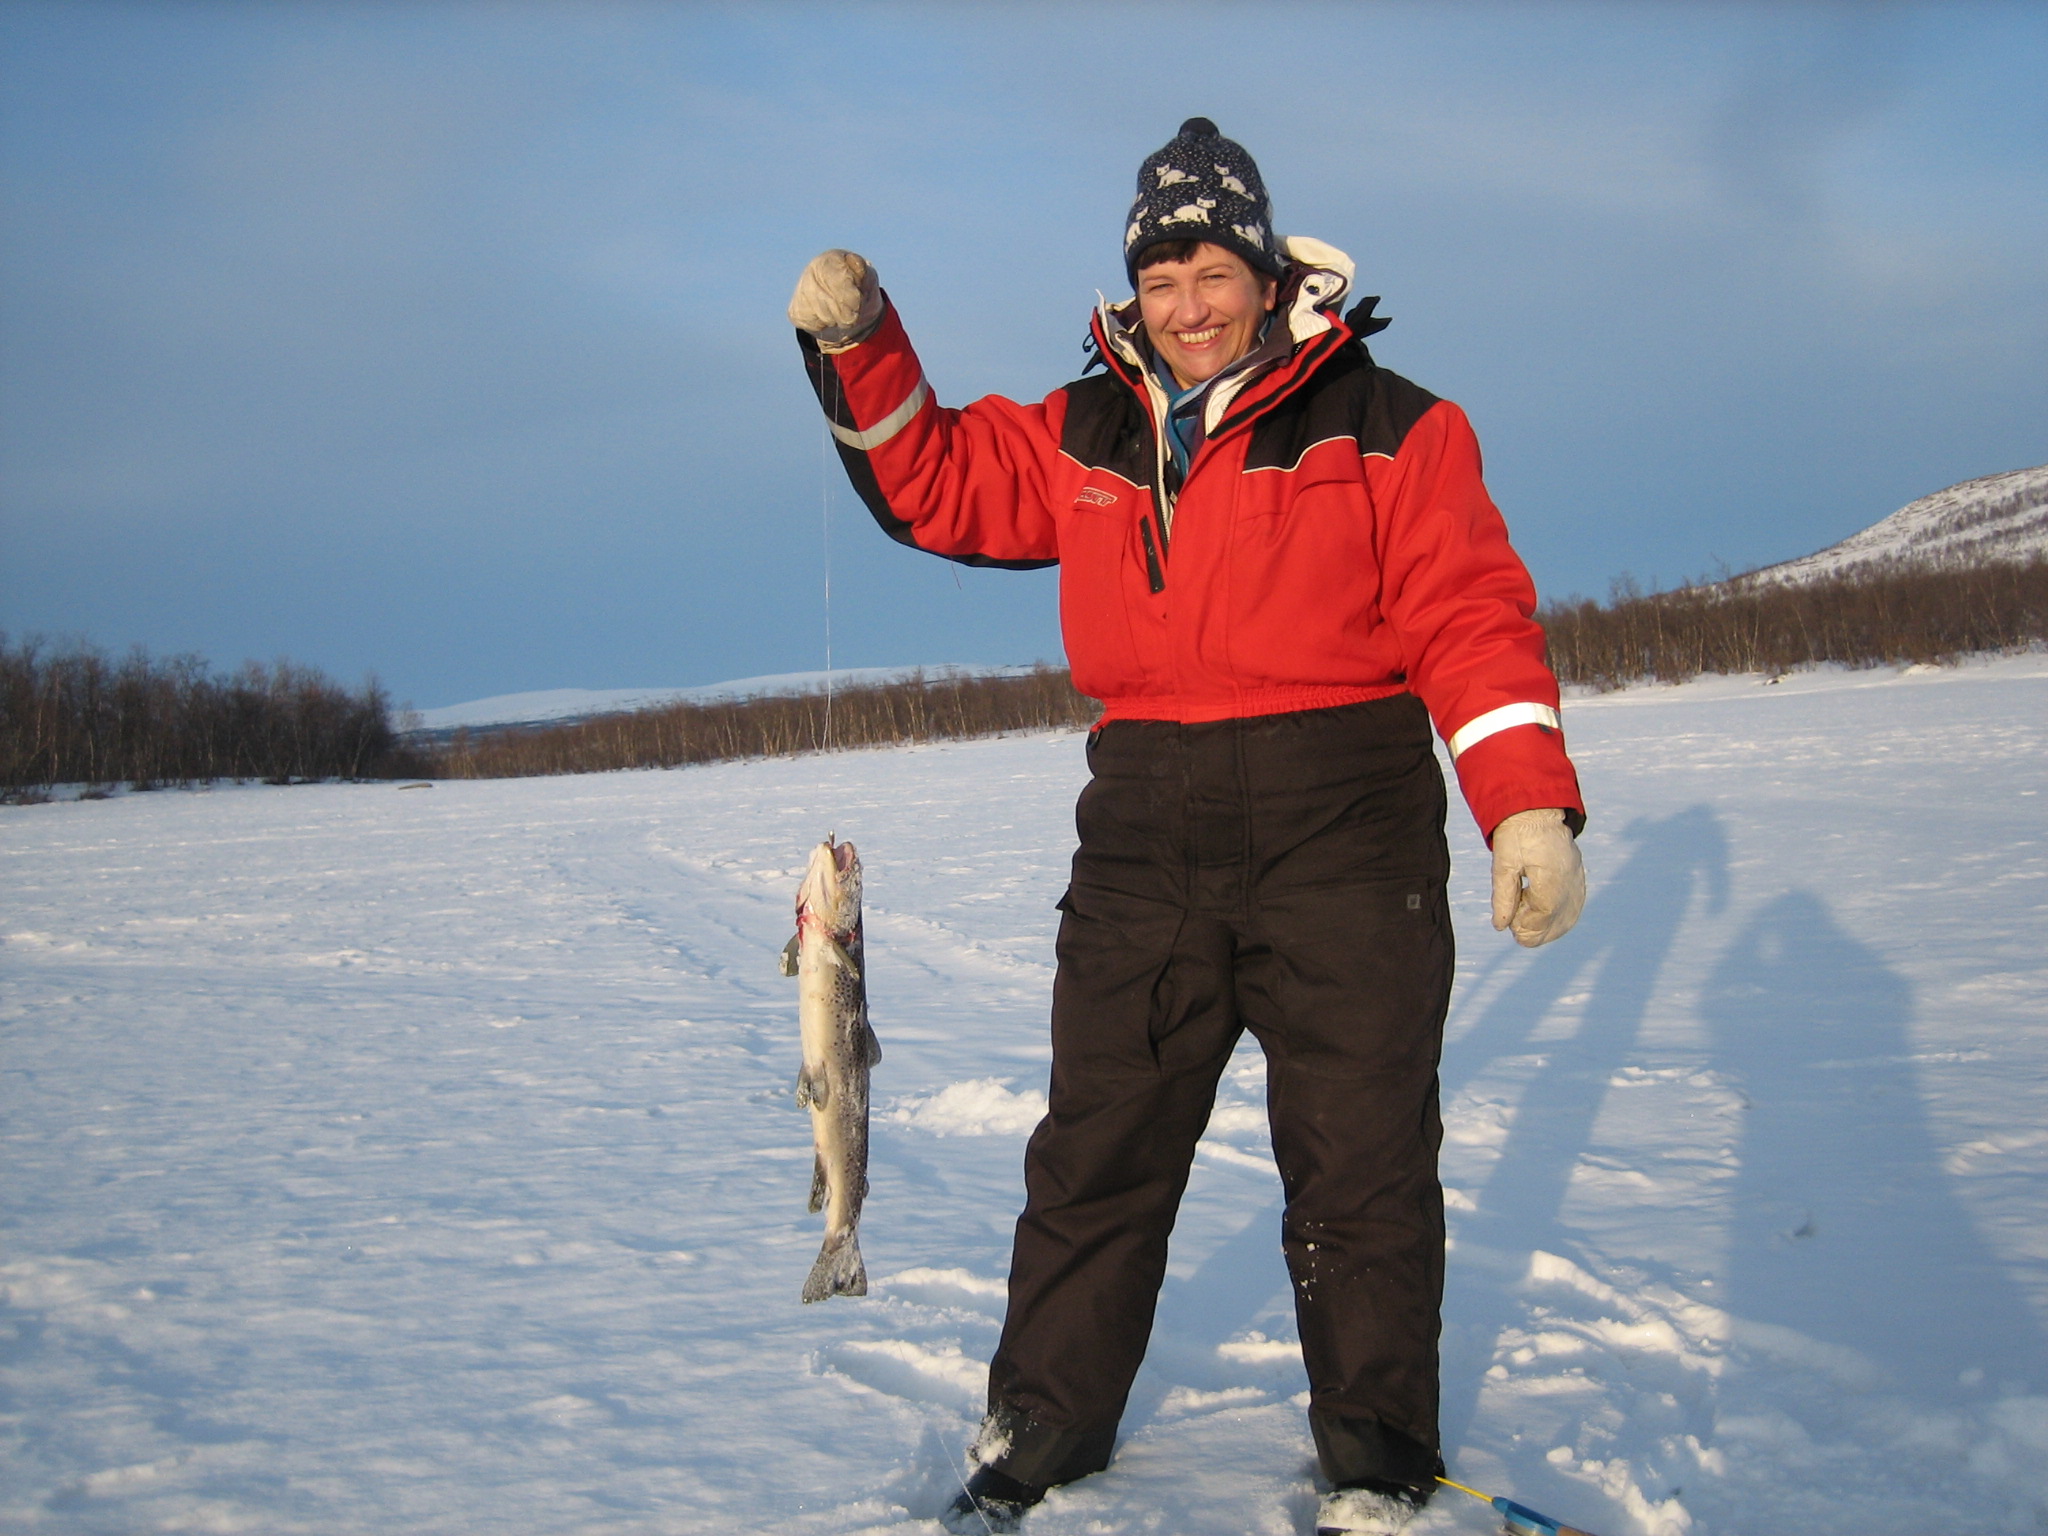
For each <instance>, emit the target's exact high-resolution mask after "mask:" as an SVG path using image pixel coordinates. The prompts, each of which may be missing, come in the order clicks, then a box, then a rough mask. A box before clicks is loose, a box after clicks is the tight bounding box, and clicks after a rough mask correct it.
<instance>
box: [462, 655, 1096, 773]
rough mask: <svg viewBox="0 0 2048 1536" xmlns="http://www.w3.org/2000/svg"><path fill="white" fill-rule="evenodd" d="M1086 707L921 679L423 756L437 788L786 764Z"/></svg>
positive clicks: (1020, 679) (1035, 725)
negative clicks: (701, 766) (753, 761)
mask: <svg viewBox="0 0 2048 1536" xmlns="http://www.w3.org/2000/svg"><path fill="white" fill-rule="evenodd" d="M1099 709H1100V706H1098V705H1097V704H1096V703H1095V701H1094V700H1092V699H1089V698H1085V697H1083V696H1082V695H1081V694H1079V693H1076V692H1075V691H1074V685H1073V682H1072V681H1071V679H1070V678H1069V677H1068V675H1067V672H1066V669H1065V668H1063V667H1061V668H1055V667H1048V666H1043V665H1041V666H1038V667H1035V668H1033V669H1032V670H1031V671H1030V672H1028V673H1024V674H1022V675H1014V676H998V677H987V676H974V675H971V674H966V673H953V672H946V673H939V674H936V675H931V676H928V675H926V674H925V673H923V672H915V673H912V674H911V675H910V676H909V677H907V678H903V679H900V680H899V681H896V682H893V683H868V684H861V685H858V686H855V687H851V688H839V689H835V690H833V691H831V692H830V693H829V694H828V693H827V692H826V691H825V690H824V689H822V688H821V689H814V690H811V691H809V692H803V693H786V694H770V695H764V696H762V697H759V698H752V699H733V700H721V701H714V702H710V703H687V702H677V703H672V704H660V705H654V706H651V707H649V708H645V709H637V710H634V711H632V712H631V713H628V714H617V715H600V716H597V717H596V718H594V719H589V720H578V721H572V722H569V723H566V724H562V725H550V726H514V727H510V728H506V729H500V730H489V731H475V732H469V731H457V732H456V733H455V734H454V736H453V737H452V738H450V739H449V740H448V741H447V742H445V743H444V744H442V745H440V746H439V747H436V748H433V749H431V751H432V754H433V761H432V764H431V766H430V768H429V769H428V772H429V773H430V774H431V775H432V776H434V777H438V778H451V779H503V778H523V777H527V776H529V775H537V774H557V773H601V772H604V771H606V770H608V769H614V768H681V767H684V766H686V765H688V764H691V763H710V762H720V761H724V760H727V759H731V758H745V757H794V756H796V755H798V754H800V753H805V752H825V751H832V750H835V749H837V748H842V747H880V746H901V745H905V744H908V743H911V742H925V741H941V740H957V739H961V738H967V737H975V736H997V735H1001V734H1003V733H1005V732H1009V731H1042V730H1050V729H1053V728H1055V727H1060V726H1070V727H1078V726H1086V725H1089V724H1092V723H1093V721H1094V719H1095V716H1096V715H1097V713H1098V712H1099Z"/></svg>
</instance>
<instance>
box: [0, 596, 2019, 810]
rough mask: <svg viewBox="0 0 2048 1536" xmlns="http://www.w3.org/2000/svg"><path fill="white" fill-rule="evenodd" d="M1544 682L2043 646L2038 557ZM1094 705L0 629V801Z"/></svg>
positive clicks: (1749, 599)
mask: <svg viewBox="0 0 2048 1536" xmlns="http://www.w3.org/2000/svg"><path fill="white" fill-rule="evenodd" d="M1537 618H1538V619H1539V621H1540V622H1541V623H1542V625H1543V628H1544V631H1545V634H1546V636H1547V639H1548V645H1549V654H1550V664H1551V667H1552V668H1553V670H1555V671H1556V673H1557V676H1558V680H1559V681H1560V682H1562V683H1565V684H1581V685H1586V686H1590V687H1594V688H1603V689H1604V688H1618V687H1622V686H1624V685H1626V684H1628V683H1633V682H1641V681H1646V680H1654V681H1657V682H1667V683H1675V682H1684V681H1686V680H1687V679H1689V678H1693V677H1697V676H1700V675H1701V674H1703V673H1745V672H1761V673H1767V674H1770V675H1774V676H1775V675H1777V674H1779V673H1783V672H1788V671H1792V670H1795V669H1797V668H1799V667H1805V666H1811V665H1815V664H1817V663H1822V662H1837V663H1841V664H1844V665H1848V666H1881V665H1886V664H1893V665H1897V664H1901V663H1907V662H1937V661H1946V660H1952V659H1954V658H1955V657H1958V656H1962V655H1967V654H1969V653H1971V652H1976V651H1998V650H2015V649H2020V648H2024V647H2026V646H2029V645H2037V644H2040V643H2043V642H2044V641H2048V560H2044V559H2042V558H2040V557H2036V558H2034V559H2032V560H2029V561H2026V562H2021V563H2008V564H1995V565H1980V566H1971V567H1960V568H1949V569H1932V570H1930V569H1913V568H1908V567H1880V568H1869V567H1866V568H1862V569H1859V570H1856V571H1854V572H1851V573H1848V574H1844V575H1840V576H1836V577H1833V578H1830V579H1828V580H1825V581H1815V582H1809V583H1806V584H1803V585H1797V586H1793V585H1782V584H1781V585H1761V584H1756V583H1729V582H1720V583H1714V584H1710V585H1698V586H1685V587H1680V588H1678V589H1677V590H1675V591H1670V592H1654V593H1647V594H1646V593H1643V592H1641V591H1638V590H1635V589H1634V588H1633V587H1632V586H1630V585H1629V584H1628V583H1626V582H1623V583H1618V584H1617V588H1616V591H1615V592H1614V593H1613V594H1612V596H1611V597H1610V599H1609V600H1608V601H1607V602H1606V603H1604V604H1603V603H1598V602H1592V601H1588V600H1584V599H1572V600H1568V601H1565V602H1559V603H1551V604H1548V605H1546V606H1545V607H1544V608H1543V609H1542V610H1541V611H1540V612H1539V613H1538V615H1537ZM1098 711H1099V706H1098V705H1097V704H1096V702H1095V701H1094V700H1092V699H1089V698H1087V697H1085V696H1083V695H1082V694H1080V693H1078V692H1076V691H1075V689H1074V685H1073V681H1072V679H1071V678H1070V677H1069V676H1068V674H1067V671H1066V669H1064V668H1057V667H1049V666H1043V665H1041V666H1039V667H1037V668H1034V669H1033V670H1032V671H1031V672H1029V673H1026V674H1022V675H1009V676H974V675H970V674H965V673H952V672H946V673H938V674H932V675H927V674H925V673H922V672H919V673H913V674H912V675H911V676H910V677H907V678H904V679H901V680H899V681H897V682H893V683H879V684H861V685H858V686H854V687H848V688H840V689H835V690H832V691H830V692H829V693H828V692H827V691H826V690H824V689H814V690H812V691H809V692H802V693H789V694H774V695H766V696H762V697H757V698H751V699H735V700H723V701H718V702H712V703H680V702H679V703H672V704H662V705H656V706H652V707H649V708H645V709H639V710H634V711H631V712H630V713H623V714H615V715H601V716H597V717H595V718H592V719H587V720H579V721H570V722H566V723H564V724H560V725H549V726H510V727H502V728H498V729H489V730H476V731H457V732H455V733H454V734H453V735H452V736H449V737H446V738H441V739H426V738H422V737H419V736H416V735H415V736H410V737H408V736H405V735H403V734H401V733H400V732H399V731H398V730H397V728H396V727H395V726H394V725H393V723H392V715H391V706H390V701H389V700H388V699H387V697H386V696H385V694H384V691H383V690H382V689H381V688H380V687H379V686H378V685H377V683H376V682H375V681H374V680H371V681H369V682H366V683H364V684H363V685H362V686H361V687H360V688H355V689H350V688H347V687H344V686H342V685H341V684H338V683H336V682H334V681H333V680H332V679H330V678H328V677H327V676H326V675H325V674H323V673H321V672H320V671H318V670H317V669H315V668H312V667H303V666H297V665H294V664H292V663H291V662H286V661H279V662H276V663H273V664H271V665H269V666H264V665H262V664H261V663H256V662H251V663H249V664H247V665H245V666H244V667H243V668H242V669H241V670H240V671H239V672H235V673H233V674H231V675H227V676H217V675H215V674H214V673H213V672H211V671H210V670H209V669H208V667H207V666H206V664H205V663H204V662H203V661H201V660H199V659H198V658H196V657H191V656H179V657H173V658H171V659H169V660H155V659H152V658H151V657H150V656H149V655H148V654H147V653H145V652H144V651H142V650H141V649H139V648H138V649H137V650H134V651H131V652H130V653H129V654H128V655H127V656H126V657H124V658H122V659H120V660H118V661H116V660H112V659H110V658H108V657H107V656H106V655H105V654H104V653H103V652H100V651H98V650H95V649H94V648H92V647H90V646H87V645H83V644H72V645H69V646H66V647H62V648H58V649H50V648H47V647H45V646H44V645H43V643H42V642H40V641H37V640H33V639H31V640H24V641H20V642H17V643H13V644H10V643H8V641H7V637H6V636H5V635H4V634H0V796H5V797H6V798H8V799H12V800H22V799H34V798H37V797H39V795H40V794H42V793H44V792H46V791H47V790H48V789H49V788H50V787H51V786H53V785H57V784H84V785H87V786H109V787H110V786H114V785H118V784H128V785H131V786H133V787H135V788H138V789H147V788H154V787H157V786H161V785H189V784H195V783H201V782H205V781H207V780H211V779H261V780H264V781H266V782H269V783H292V782H296V781H300V780H313V779H327V778H343V779H366V778H399V777H403V778H447V779H483V778H516V777H528V776H536V775H547V774H563V773H600V772H604V771H607V770H611V769H620V768H680V767H684V766H687V765H689V764H692V763H708V762H718V761H724V760H728V759H734V758H750V757H789V756H795V755H797V754H800V753H806V752H822V751H831V750H835V749H839V748H845V747H872V746H898V745H904V744H907V743H912V742H927V741H939V740H950V739H961V738H968V737H977V736H993V735H1000V734H1003V733H1005V732H1011V731H1036V730H1047V729H1053V728H1063V727H1064V728H1078V727H1085V726H1087V725H1089V724H1092V723H1093V721H1094V719H1095V717H1096V715H1097V713H1098Z"/></svg>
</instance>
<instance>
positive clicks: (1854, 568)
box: [1718, 464, 2048, 592]
mask: <svg viewBox="0 0 2048 1536" xmlns="http://www.w3.org/2000/svg"><path fill="white" fill-rule="evenodd" d="M2042 555H2048V464H2037V465H2035V466H2034V467H2033V468H2031V469H2015V470H2008V471H2007V472H2006V473H2004V474H2002V475H1985V476H1983V477H1982V478H1980V479H1976V480H1965V481H1963V482H1962V483H1961V484H1960V485H1952V486H1949V487H1948V488H1947V489H1946V490H1941V491H1936V492H1935V493H1934V494H1933V495H1931V496H1922V497H1921V498H1920V499H1919V500H1918V501H1914V502H1909V503H1907V504H1906V505H1905V506H1903V507H1901V508H1899V510H1898V511H1896V512H1894V513H1892V515H1891V516H1889V517H1887V518H1885V519H1883V520H1882V521H1880V522H1876V523H1872V524H1871V525H1870V526H1869V527H1868V528H1865V529H1864V530H1863V531H1862V532H1861V533H1852V534H1851V535H1849V537H1848V538H1846V539H1844V540H1842V541H1841V543H1839V544H1831V545H1829V546H1828V547H1827V548H1826V549H1823V550H1819V551H1817V552H1816V553H1814V554H1811V555H1802V556H1801V557H1800V558H1798V559H1797V560H1786V561H1783V562H1781V563H1780V564H1777V565H1767V566H1765V567H1763V568H1762V569H1761V570H1755V571H1749V572H1746V573H1745V574H1743V575H1741V576H1736V577H1732V578H1730V579H1729V580H1728V581H1725V582H1721V583H1719V584H1718V585H1720V586H1721V587H1722V588H1724V589H1726V590H1730V591H1738V592H1739V591H1751V590H1754V589H1756V588H1758V587H1764V586H1780V585H1786V586H1801V585H1804V584H1806V583H1808V582H1814V581H1824V580H1830V579H1833V578H1835V577H1840V576H1855V575H1859V574H1865V573H1870V572H1873V571H1876V570H1927V569H1935V570H1939V569H1945V568H1956V567H1964V566H1979V565H1997V564H2018V563H2022V562H2024V561H2027V560H2030V559H2033V558H2035V557H2037V556H2042Z"/></svg>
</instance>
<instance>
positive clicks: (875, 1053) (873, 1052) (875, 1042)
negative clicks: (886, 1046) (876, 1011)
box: [860, 1019, 882, 1067]
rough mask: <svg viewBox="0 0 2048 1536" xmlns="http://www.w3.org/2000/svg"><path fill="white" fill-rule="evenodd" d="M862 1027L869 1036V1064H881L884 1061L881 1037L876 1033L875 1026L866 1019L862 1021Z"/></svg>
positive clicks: (873, 1065)
mask: <svg viewBox="0 0 2048 1536" xmlns="http://www.w3.org/2000/svg"><path fill="white" fill-rule="evenodd" d="M860 1027H861V1029H862V1030H864V1031H865V1032H866V1034H867V1037H868V1065H869V1066H871V1067H875V1066H880V1065H881V1062H882V1041H881V1037H880V1036H878V1035H877V1034H876V1033H875V1026H874V1025H872V1024H870V1023H868V1022H867V1021H866V1020H865V1019H863V1020H862V1021H861V1026H860Z"/></svg>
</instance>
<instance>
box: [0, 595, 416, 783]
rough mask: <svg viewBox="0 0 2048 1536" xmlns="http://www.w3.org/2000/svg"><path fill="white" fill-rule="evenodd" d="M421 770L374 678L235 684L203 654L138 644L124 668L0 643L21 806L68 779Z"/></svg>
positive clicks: (293, 670) (0, 683)
mask: <svg viewBox="0 0 2048 1536" xmlns="http://www.w3.org/2000/svg"><path fill="white" fill-rule="evenodd" d="M420 766H421V763H420V759H419V757H418V754H416V753H414V752H412V751H411V750H410V749H408V748H407V747H406V746H405V745H404V744H403V743H402V742H401V741H400V739H399V736H398V733H397V731H396V730H394V729H393V727H392V723H391V705H390V701H389V700H388V699H387V698H386V697H385V695H384V691H383V690H382V689H381V688H380V687H379V686H378V685H377V683H376V682H375V681H374V680H371V681H369V682H366V683H364V684H363V685H362V687H360V688H354V689H351V688H347V687H344V686H342V685H341V684H339V683H337V682H335V681H334V680H333V679H331V678H329V677H328V676H326V675H325V674H324V673H322V672H320V671H318V670H317V669H315V668H313V667H304V666H297V665H295V664H293V663H292V662H289V661H278V662H274V663H272V664H271V665H269V666H265V665H263V664H262V663H260V662H250V663H248V664H247V665H246V666H244V667H243V668H242V669H241V670H240V671H239V672H235V673H233V674H231V675H228V676H224V677H223V676H217V675H215V674H214V673H213V672H212V671H211V669H210V668H208V666H207V664H206V663H205V662H204V661H202V660H200V659H199V658H198V657H196V656H174V657H171V658H169V659H164V660H159V659H156V658H153V657H151V656H150V655H149V654H148V653H147V652H146V651H144V650H142V649H141V648H140V647H138V648H136V649H135V650H133V651H130V652H129V653H128V654H127V655H126V656H124V657H122V658H121V659H119V660H114V659H112V658H110V657H108V656H107V655H106V653H105V652H103V651H100V650H98V649H96V648H94V647H92V646H89V645H86V644H83V643H71V644H68V645H65V646H61V647H56V648H50V647H47V646H46V645H45V644H44V642H42V641H40V640H38V639H34V638H30V639H25V640H21V641H17V642H13V643H10V642H9V641H8V639H7V637H6V636H5V635H4V634H0V794H5V795H7V796H8V797H9V798H11V799H15V800H20V799H32V798H35V797H37V795H38V794H40V793H41V792H45V791H47V790H48V789H49V788H50V787H51V786H53V785H57V784H83V785H86V786H88V788H89V789H90V788H93V787H110V786H113V785H119V784H127V785H130V786H132V787H133V788H135V789H156V788H160V787H164V786H169V785H191V784H197V783H203V782H205V781H207V780H211V779H262V780H264V781H266V782H268V783H274V784H287V783H294V782H297V781H300V780H314V779H330V778H344V779H360V778H380V777H391V776H394V775H399V774H409V773H412V772H415V771H416V770H417V769H418V768H419V767H420Z"/></svg>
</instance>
